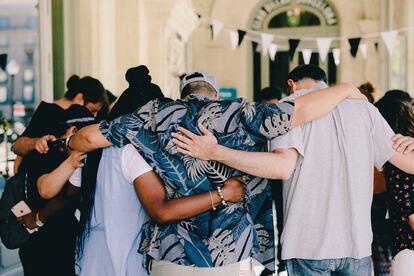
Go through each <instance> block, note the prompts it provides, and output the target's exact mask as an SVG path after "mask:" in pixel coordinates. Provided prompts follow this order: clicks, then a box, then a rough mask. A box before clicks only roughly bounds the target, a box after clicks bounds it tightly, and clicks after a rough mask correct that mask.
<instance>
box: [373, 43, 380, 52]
mask: <svg viewBox="0 0 414 276" xmlns="http://www.w3.org/2000/svg"><path fill="white" fill-rule="evenodd" d="M374 46H375V50H377V52H378V47H379V42H375V43H374Z"/></svg>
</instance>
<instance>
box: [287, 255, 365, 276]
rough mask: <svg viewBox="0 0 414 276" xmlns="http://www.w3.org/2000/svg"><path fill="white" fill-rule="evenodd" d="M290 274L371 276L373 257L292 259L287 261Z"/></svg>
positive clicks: (292, 275) (301, 275) (290, 275)
mask: <svg viewBox="0 0 414 276" xmlns="http://www.w3.org/2000/svg"><path fill="white" fill-rule="evenodd" d="M286 266H287V270H288V274H289V276H296V275H300V276H314V275H320V276H329V275H338V276H371V273H372V268H371V257H365V258H362V259H352V258H342V259H327V260H304V259H290V260H287V261H286Z"/></svg>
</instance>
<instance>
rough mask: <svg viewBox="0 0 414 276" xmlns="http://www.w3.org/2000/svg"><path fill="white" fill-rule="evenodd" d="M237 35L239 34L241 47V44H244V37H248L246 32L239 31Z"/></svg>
mask: <svg viewBox="0 0 414 276" xmlns="http://www.w3.org/2000/svg"><path fill="white" fill-rule="evenodd" d="M237 33H238V34H239V42H238V43H237V45H238V46H240V44H241V43H242V42H243V39H244V36H245V35H246V31H243V30H237Z"/></svg>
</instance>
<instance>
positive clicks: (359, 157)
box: [174, 65, 414, 275]
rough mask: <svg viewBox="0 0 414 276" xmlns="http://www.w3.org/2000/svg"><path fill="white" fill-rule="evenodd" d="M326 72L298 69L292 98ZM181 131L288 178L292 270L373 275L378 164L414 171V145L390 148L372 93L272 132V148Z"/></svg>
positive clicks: (190, 146) (214, 156)
mask: <svg viewBox="0 0 414 276" xmlns="http://www.w3.org/2000/svg"><path fill="white" fill-rule="evenodd" d="M325 80H326V75H325V72H323V70H321V69H320V68H318V67H315V66H310V65H305V66H301V67H298V68H296V69H294V70H293V71H292V72H291V73H290V74H289V80H288V85H289V86H290V88H291V90H292V92H293V93H294V94H293V95H292V96H291V97H289V98H288V99H287V100H292V99H293V98H296V97H299V96H301V95H304V94H307V93H310V92H311V91H314V90H320V89H323V88H326V87H327V85H326V84H325ZM179 131H181V132H182V133H184V134H185V135H186V136H187V137H184V136H183V135H179V134H176V135H174V137H175V138H176V139H178V141H176V144H177V145H179V146H180V145H181V149H180V150H179V151H180V152H182V153H185V154H190V155H191V156H193V157H197V158H201V159H204V160H217V161H220V162H222V163H224V164H226V165H228V166H231V167H234V168H236V169H239V170H241V171H244V172H246V173H249V174H252V175H256V176H260V177H266V178H276V179H277V178H282V179H286V180H287V181H285V183H284V187H283V190H284V192H283V200H284V229H283V234H282V258H283V259H284V260H287V266H288V272H289V274H292V275H331V274H335V273H341V275H371V264H370V262H371V261H370V258H369V256H370V255H371V241H372V231H371V223H370V222H371V220H370V208H371V201H372V190H373V185H372V183H373V167H374V166H375V167H377V168H378V169H381V167H382V166H383V165H384V163H385V162H387V161H389V162H391V163H392V164H393V165H395V166H397V167H399V168H400V169H402V170H404V171H406V172H408V173H414V153H413V152H410V153H409V154H406V155H403V154H401V153H399V152H396V151H395V150H394V149H393V145H392V137H393V136H394V133H393V131H392V130H391V128H390V127H389V125H388V124H387V123H386V121H385V120H384V118H382V116H381V115H380V113H379V112H378V110H377V109H376V108H375V107H374V106H372V105H371V104H370V103H368V101H360V100H358V101H355V100H345V101H344V102H342V103H340V104H339V105H338V106H337V107H336V108H335V109H334V110H333V111H332V112H331V113H330V114H328V115H326V116H325V117H322V118H320V119H318V120H315V121H313V122H309V123H306V124H304V125H301V126H299V127H297V128H295V129H293V130H292V131H290V132H289V133H288V134H286V135H284V136H281V137H278V138H276V139H274V140H273V141H272V147H271V148H272V150H273V153H255V152H242V151H236V150H232V149H229V148H225V147H223V146H220V145H217V142H216V140H215V138H214V136H213V135H212V134H211V133H209V132H208V131H207V130H206V129H203V131H204V133H205V135H204V136H197V137H195V136H194V135H193V134H191V133H188V132H187V131H186V130H185V129H179ZM407 139H409V138H406V137H405V138H402V140H404V141H406V140H407ZM410 141H411V142H412V139H411V140H408V142H410ZM404 144H405V142H404ZM412 149H413V144H411V145H410V146H409V148H407V150H409V151H410V150H412Z"/></svg>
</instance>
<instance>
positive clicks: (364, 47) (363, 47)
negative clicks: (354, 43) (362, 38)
mask: <svg viewBox="0 0 414 276" xmlns="http://www.w3.org/2000/svg"><path fill="white" fill-rule="evenodd" d="M359 50H360V51H361V56H362V57H363V58H365V59H366V58H367V50H368V48H367V44H366V43H361V45H359Z"/></svg>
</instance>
